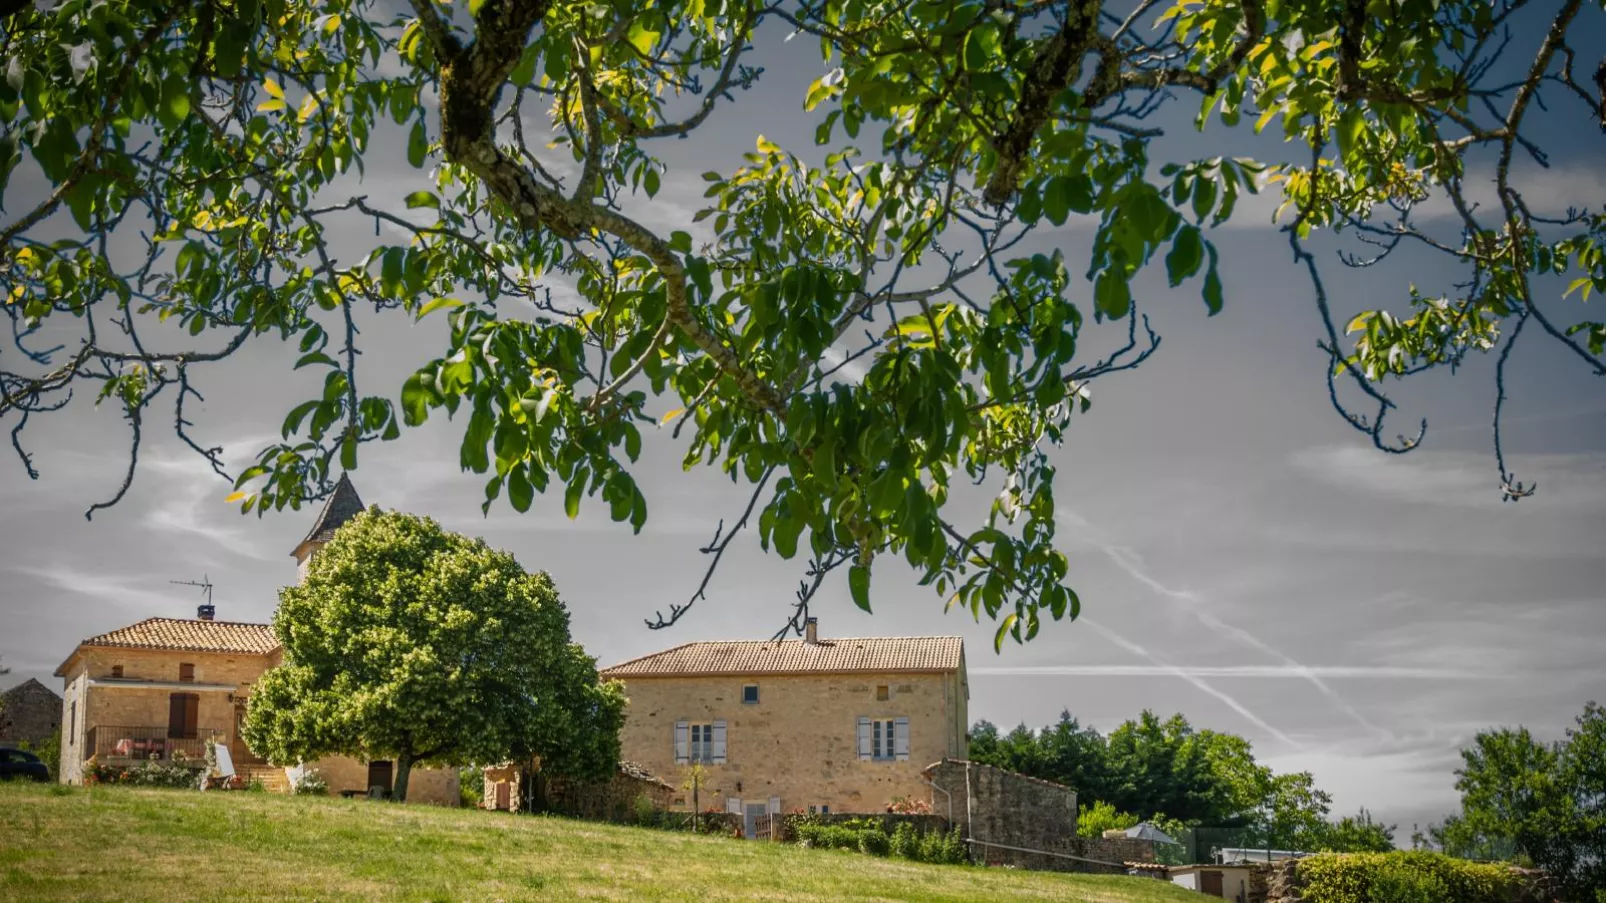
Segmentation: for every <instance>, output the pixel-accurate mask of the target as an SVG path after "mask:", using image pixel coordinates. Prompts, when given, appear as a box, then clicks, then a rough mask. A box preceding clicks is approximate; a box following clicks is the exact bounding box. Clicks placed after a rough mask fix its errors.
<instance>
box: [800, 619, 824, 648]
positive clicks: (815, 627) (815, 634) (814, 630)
mask: <svg viewBox="0 0 1606 903" xmlns="http://www.w3.org/2000/svg"><path fill="white" fill-rule="evenodd" d="M803 642H805V643H808V644H809V645H810V646H818V645H820V619H819V618H809V619H807V620H805V621H804V622H803Z"/></svg>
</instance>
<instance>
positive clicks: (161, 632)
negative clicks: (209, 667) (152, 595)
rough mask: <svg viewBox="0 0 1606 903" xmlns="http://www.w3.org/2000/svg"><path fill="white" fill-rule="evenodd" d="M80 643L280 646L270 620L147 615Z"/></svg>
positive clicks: (196, 648)
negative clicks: (258, 622)
mask: <svg viewBox="0 0 1606 903" xmlns="http://www.w3.org/2000/svg"><path fill="white" fill-rule="evenodd" d="M81 645H84V646H125V647H131V648H135V649H184V650H189V651H193V652H243V653H254V654H263V653H268V652H272V651H273V650H275V649H277V648H279V638H278V637H276V636H274V635H273V628H272V627H270V626H269V625H267V624H242V623H239V622H236V621H198V620H191V619H187V618H146V619H145V620H143V621H140V622H139V623H138V624H130V625H129V626H127V627H121V628H118V629H117V630H113V631H111V632H109V633H103V634H101V635H100V636H92V637H90V638H89V639H87V640H84V641H83V643H82V644H81Z"/></svg>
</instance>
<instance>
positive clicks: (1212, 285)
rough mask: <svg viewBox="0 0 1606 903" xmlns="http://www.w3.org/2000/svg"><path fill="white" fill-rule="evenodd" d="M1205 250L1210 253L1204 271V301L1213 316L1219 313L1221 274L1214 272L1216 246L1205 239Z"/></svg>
mask: <svg viewBox="0 0 1606 903" xmlns="http://www.w3.org/2000/svg"><path fill="white" fill-rule="evenodd" d="M1205 251H1207V252H1208V253H1209V254H1210V268H1209V269H1207V270H1206V271H1205V281H1204V302H1205V307H1207V308H1209V309H1210V316H1212V317H1213V316H1215V315H1216V314H1219V313H1221V305H1222V298H1221V276H1220V274H1218V273H1217V272H1216V246H1215V245H1213V244H1211V243H1210V242H1208V241H1207V242H1205Z"/></svg>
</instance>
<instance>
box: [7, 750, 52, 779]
mask: <svg viewBox="0 0 1606 903" xmlns="http://www.w3.org/2000/svg"><path fill="white" fill-rule="evenodd" d="M12 778H24V779H31V780H35V781H49V780H50V768H49V767H48V766H46V765H45V763H43V762H41V761H39V757H38V756H36V755H34V754H33V753H31V752H25V751H24V750H20V749H0V781H8V780H11V779H12Z"/></svg>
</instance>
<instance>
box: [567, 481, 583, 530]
mask: <svg viewBox="0 0 1606 903" xmlns="http://www.w3.org/2000/svg"><path fill="white" fill-rule="evenodd" d="M585 488H586V478H585V476H584V475H583V474H579V473H577V474H575V475H574V479H572V480H570V481H569V485H568V486H567V487H566V488H565V489H564V490H563V513H564V514H567V515H568V516H569V520H574V519H575V518H577V517H579V516H580V496H581V495H582V494H584V493H585Z"/></svg>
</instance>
